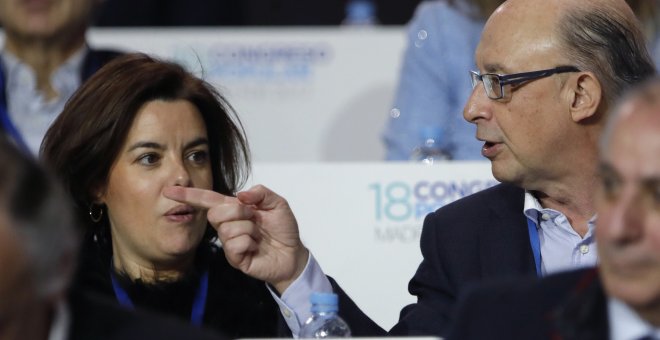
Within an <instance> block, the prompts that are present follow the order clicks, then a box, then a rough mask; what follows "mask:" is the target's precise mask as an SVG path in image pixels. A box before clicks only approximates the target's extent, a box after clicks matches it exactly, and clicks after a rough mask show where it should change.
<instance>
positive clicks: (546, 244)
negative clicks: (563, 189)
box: [524, 192, 598, 276]
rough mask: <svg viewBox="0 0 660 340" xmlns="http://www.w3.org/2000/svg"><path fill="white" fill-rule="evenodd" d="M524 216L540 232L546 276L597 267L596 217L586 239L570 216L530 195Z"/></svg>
mask: <svg viewBox="0 0 660 340" xmlns="http://www.w3.org/2000/svg"><path fill="white" fill-rule="evenodd" d="M524 214H525V217H527V218H528V219H530V220H532V221H534V224H536V226H537V230H538V231H539V241H540V246H541V273H542V274H543V276H546V275H548V274H553V273H557V272H561V271H565V270H571V269H576V268H582V267H593V266H595V265H596V263H597V261H598V254H597V253H596V239H595V237H594V231H595V228H596V217H595V216H594V217H592V218H591V219H590V220H589V222H588V225H587V233H586V234H585V235H584V237H582V236H580V235H579V234H578V233H577V232H576V231H575V230H574V229H573V227H572V226H571V223H570V222H569V221H568V218H567V217H566V215H564V214H562V213H561V212H559V211H557V210H554V209H548V208H543V207H542V206H541V203H540V202H539V201H538V200H537V199H536V197H534V196H533V195H532V194H530V193H529V192H525V204H524Z"/></svg>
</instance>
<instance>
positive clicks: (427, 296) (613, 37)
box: [174, 0, 655, 336]
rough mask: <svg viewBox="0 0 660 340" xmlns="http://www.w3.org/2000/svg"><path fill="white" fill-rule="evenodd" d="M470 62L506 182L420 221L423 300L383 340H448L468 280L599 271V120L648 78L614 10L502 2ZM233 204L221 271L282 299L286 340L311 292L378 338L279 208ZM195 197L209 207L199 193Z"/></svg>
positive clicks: (261, 196)
mask: <svg viewBox="0 0 660 340" xmlns="http://www.w3.org/2000/svg"><path fill="white" fill-rule="evenodd" d="M440 57H441V56H438V58H440ZM476 61H477V67H478V70H479V71H475V72H472V73H471V77H472V83H473V90H472V94H471V96H470V98H469V100H468V102H467V103H466V105H465V110H464V117H465V119H466V120H468V121H469V122H472V123H474V124H476V126H477V136H476V137H477V139H479V140H480V141H483V142H484V144H483V147H482V154H483V155H484V156H485V157H486V158H488V159H489V160H490V161H491V163H492V172H493V175H494V176H495V178H497V179H498V180H499V181H501V182H502V184H500V185H497V186H495V187H493V188H490V189H487V190H484V191H482V192H480V193H477V194H474V195H472V196H468V197H466V198H464V199H461V200H459V201H456V202H454V203H452V204H449V205H447V206H445V207H443V208H441V209H439V210H438V211H436V212H434V213H431V214H429V215H428V216H427V217H426V219H425V221H424V229H423V232H422V236H421V242H420V243H421V251H422V255H423V257H424V259H423V261H422V263H421V264H420V266H419V268H418V270H417V273H416V274H415V276H414V277H413V278H412V280H411V281H410V284H409V291H410V293H411V294H412V295H415V296H417V298H418V300H417V303H415V304H412V305H409V306H407V307H405V308H404V309H403V310H402V312H401V315H400V320H399V323H397V324H396V325H395V326H394V328H392V330H391V331H390V333H391V334H406V335H444V334H445V333H446V331H447V326H448V323H449V316H450V311H451V309H452V307H453V305H454V303H455V300H456V297H457V294H458V292H459V290H462V289H464V287H465V286H466V285H469V284H471V283H478V282H482V281H486V280H490V279H494V278H502V277H519V276H543V275H546V274H549V273H553V272H557V271H562V270H566V269H569V268H576V267H582V266H591V265H594V264H595V263H596V260H597V258H596V251H595V249H594V246H595V242H594V238H593V235H592V234H593V231H594V222H595V216H594V214H595V209H594V205H593V199H592V194H593V192H594V189H595V187H596V184H597V183H598V180H597V149H598V148H597V141H598V139H599V135H600V134H601V130H602V129H603V124H604V123H603V122H604V118H605V117H604V115H605V113H606V111H607V109H608V107H609V106H610V105H611V104H612V102H613V101H614V100H615V99H616V98H617V97H618V96H619V95H620V94H621V92H622V91H624V90H625V89H626V88H628V87H629V86H631V85H632V84H635V83H638V82H640V81H642V80H643V79H645V78H648V77H650V76H652V75H653V74H654V73H655V70H654V66H653V64H652V62H651V61H650V58H649V56H648V53H647V51H646V49H645V44H644V39H643V37H642V34H641V31H640V29H639V27H638V24H637V21H636V19H635V16H634V14H633V12H632V11H631V9H630V8H629V7H628V6H627V5H626V3H625V2H624V1H623V0H508V1H506V2H505V3H504V4H503V5H501V6H500V7H499V8H498V10H497V11H495V13H494V14H493V15H492V16H491V17H490V18H489V20H488V22H487V23H486V26H485V28H484V31H483V34H482V37H481V41H480V43H479V46H478V48H477V52H476ZM467 75H468V73H467V70H466V76H467ZM182 191H186V190H185V189H183V190H182ZM181 197H183V195H182V196H181ZM188 197H189V198H190V197H191V195H189V196H188ZM174 198H177V197H174ZM239 200H240V201H241V202H242V203H244V204H246V205H250V206H251V207H252V208H250V209H246V208H243V209H235V210H234V212H233V213H223V214H220V213H218V214H216V213H214V214H211V213H209V216H212V215H213V216H222V218H220V217H216V218H215V219H212V220H211V223H212V224H213V225H214V226H215V227H216V228H217V229H218V231H219V236H220V239H221V241H222V244H223V245H224V246H225V254H226V256H227V258H228V259H229V261H230V263H232V264H233V265H234V266H236V267H237V268H240V269H242V270H243V271H244V272H246V273H247V274H248V275H252V276H254V277H257V278H259V279H261V280H264V281H266V282H268V283H270V285H271V287H274V288H275V290H277V293H278V294H273V295H274V296H275V298H276V300H277V301H278V303H279V304H280V307H281V309H282V311H283V315H284V318H285V320H286V322H287V324H288V325H289V328H290V329H291V330H292V333H293V334H294V335H296V334H298V331H299V329H300V323H301V322H304V320H306V318H307V317H308V315H309V305H308V304H307V303H305V302H306V301H308V298H307V297H308V295H309V294H310V293H311V292H312V291H334V292H336V293H338V294H339V295H340V302H339V305H340V311H339V312H340V315H342V317H343V318H344V319H346V320H347V321H348V323H349V325H351V328H352V330H353V335H355V336H365V335H381V334H383V333H385V331H384V330H382V329H381V328H380V327H378V325H376V324H375V323H374V322H372V321H371V320H370V319H369V318H368V317H367V316H366V315H364V314H363V313H362V312H361V311H360V310H359V308H358V307H357V306H355V304H353V303H352V301H351V300H350V299H349V298H348V296H346V294H344V293H343V292H342V291H341V288H340V287H339V286H338V285H337V284H336V283H334V282H332V283H330V282H329V280H328V279H327V278H326V277H325V276H323V275H322V271H321V270H320V268H319V265H318V264H317V263H316V261H315V260H314V258H313V257H312V256H309V252H308V250H307V249H306V248H305V247H304V246H303V244H302V242H301V241H300V239H299V238H298V229H297V225H296V223H295V219H294V218H293V215H292V213H291V211H290V209H289V207H288V205H287V204H286V201H285V200H284V199H283V198H281V197H279V196H277V195H276V194H274V193H273V192H271V191H269V190H267V189H265V188H263V187H256V188H253V189H251V190H249V191H248V192H245V193H241V194H240V195H239ZM198 201H200V202H202V201H203V202H205V204H207V206H206V207H208V202H209V199H208V197H207V196H204V197H200V199H199V200H198ZM223 201H224V200H223V199H220V198H218V199H217V202H218V204H220V203H223ZM187 202H188V203H189V204H195V205H198V204H199V203H198V202H196V200H190V199H189V200H187ZM239 230H240V231H239ZM262 235H266V236H267V237H262ZM375 284H377V283H375ZM276 295H277V296H276ZM384 298H386V297H384Z"/></svg>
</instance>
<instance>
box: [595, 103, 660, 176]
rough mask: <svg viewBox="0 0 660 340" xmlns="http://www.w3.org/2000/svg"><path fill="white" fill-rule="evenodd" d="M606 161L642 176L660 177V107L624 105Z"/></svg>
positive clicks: (616, 123)
mask: <svg viewBox="0 0 660 340" xmlns="http://www.w3.org/2000/svg"><path fill="white" fill-rule="evenodd" d="M621 110H622V112H620V116H619V117H618V119H617V121H616V122H615V125H614V127H613V129H614V131H613V134H612V136H611V138H610V140H609V147H608V148H607V149H606V151H605V159H606V160H607V161H608V162H610V163H613V164H617V167H619V168H624V167H625V168H628V169H629V171H630V172H631V173H636V174H638V175H639V176H641V177H649V176H650V177H656V178H657V177H658V176H660V105H657V103H656V104H655V105H651V106H649V105H644V104H638V105H627V106H626V105H623V106H622V108H621Z"/></svg>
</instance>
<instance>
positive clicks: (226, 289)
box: [41, 54, 286, 338]
mask: <svg viewBox="0 0 660 340" xmlns="http://www.w3.org/2000/svg"><path fill="white" fill-rule="evenodd" d="M41 156H42V158H43V160H44V162H45V163H46V164H47V165H48V166H50V167H51V168H52V169H53V170H54V172H55V174H56V175H57V176H58V177H59V178H60V179H61V180H62V182H63V183H64V187H65V189H66V191H67V192H68V193H69V194H70V195H71V197H72V198H73V201H74V204H75V212H76V214H77V216H78V217H79V218H80V219H81V220H82V221H84V222H85V223H84V226H85V229H86V232H87V235H86V237H85V239H84V241H83V251H82V259H81V265H80V268H79V271H78V276H77V278H76V282H75V283H76V285H75V287H76V288H77V289H80V290H83V291H94V292H97V293H99V294H101V295H104V296H107V297H109V298H112V299H113V300H115V301H116V302H117V303H118V304H121V305H122V306H125V307H127V308H138V309H143V310H144V309H147V310H153V311H157V312H160V313H164V314H168V315H172V316H175V317H177V318H179V319H181V320H185V321H187V322H189V323H191V324H193V325H196V326H204V327H208V328H211V329H216V330H219V331H221V332H222V333H224V334H226V335H228V336H230V337H232V338H239V337H274V336H277V335H280V334H279V333H278V331H279V329H280V328H279V325H280V322H279V321H280V320H281V316H280V313H279V309H278V308H277V304H276V303H275V302H274V301H273V300H272V298H271V296H270V294H269V292H268V289H267V288H266V284H265V283H264V282H263V281H260V280H256V279H253V278H251V277H249V276H247V275H245V274H244V273H242V272H240V271H239V270H237V269H235V268H233V267H231V266H230V265H229V263H228V262H227V259H226V258H225V256H224V254H223V249H221V248H219V247H218V246H217V245H216V243H214V240H213V239H214V237H215V235H216V232H215V230H214V229H213V228H212V227H211V226H210V225H209V223H208V222H207V217H206V211H205V210H202V209H198V208H195V207H192V206H190V205H187V204H181V203H178V202H176V201H173V200H170V199H168V198H165V197H164V196H163V194H162V191H163V189H164V188H166V187H169V186H182V187H187V188H203V189H207V190H213V191H217V192H219V193H222V194H223V195H227V196H231V195H234V193H235V192H236V191H237V190H238V187H239V185H241V183H242V181H243V180H245V178H246V176H247V173H248V171H249V164H250V162H249V154H248V145H247V141H246V140H245V137H244V133H243V129H242V127H241V125H240V121H239V120H238V118H237V117H236V115H235V113H234V112H233V110H232V108H231V106H230V105H229V104H228V103H227V102H226V100H225V99H224V98H223V97H222V96H220V94H218V93H217V92H216V91H215V89H214V88H213V87H212V86H211V85H210V84H208V83H207V82H205V81H203V80H201V79H199V78H196V77H195V76H193V75H192V74H190V73H189V72H187V71H185V70H184V69H183V68H182V67H181V66H179V65H177V64H174V63H169V62H165V61H160V60H156V59H153V58H151V57H149V56H146V55H143V54H129V55H125V56H122V57H119V58H117V59H115V60H113V61H111V62H110V63H109V64H107V65H106V66H105V67H103V68H102V69H101V70H100V71H99V72H97V73H96V74H95V75H93V76H92V77H91V78H90V79H89V80H88V81H87V82H86V83H85V84H83V86H82V87H81V88H80V89H79V90H78V91H77V92H76V93H75V94H74V95H73V97H72V98H71V99H70V100H69V101H68V102H67V104H66V106H65V107H64V111H63V112H62V114H60V116H59V117H58V118H57V119H56V121H55V122H54V123H53V125H52V126H51V128H50V129H49V130H48V132H47V134H46V136H45V138H44V143H43V146H42V151H41ZM234 200H235V199H234ZM282 329H284V330H285V329H286V327H284V328H282ZM285 335H286V330H285Z"/></svg>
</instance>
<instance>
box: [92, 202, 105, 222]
mask: <svg viewBox="0 0 660 340" xmlns="http://www.w3.org/2000/svg"><path fill="white" fill-rule="evenodd" d="M89 218H91V219H92V222H94V223H99V222H100V221H101V218H103V206H102V205H100V204H96V203H92V204H90V205H89Z"/></svg>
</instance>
